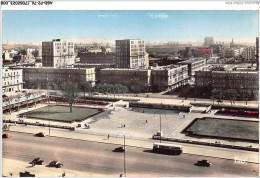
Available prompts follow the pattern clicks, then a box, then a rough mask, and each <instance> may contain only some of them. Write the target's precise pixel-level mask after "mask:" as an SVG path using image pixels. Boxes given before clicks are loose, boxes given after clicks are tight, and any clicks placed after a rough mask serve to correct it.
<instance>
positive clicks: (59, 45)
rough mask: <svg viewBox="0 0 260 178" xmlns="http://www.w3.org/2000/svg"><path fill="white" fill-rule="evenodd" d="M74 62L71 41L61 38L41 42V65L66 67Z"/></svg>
mask: <svg viewBox="0 0 260 178" xmlns="http://www.w3.org/2000/svg"><path fill="white" fill-rule="evenodd" d="M74 63H75V54H74V43H73V42H69V41H65V40H61V39H54V40H52V41H47V42H42V65H43V66H44V67H67V66H71V65H72V64H74Z"/></svg>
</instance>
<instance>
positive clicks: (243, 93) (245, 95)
mask: <svg viewBox="0 0 260 178" xmlns="http://www.w3.org/2000/svg"><path fill="white" fill-rule="evenodd" d="M239 94H240V96H241V98H242V100H244V101H246V105H247V101H248V98H249V96H250V95H251V92H250V91H249V90H245V89H242V90H240V91H239Z"/></svg>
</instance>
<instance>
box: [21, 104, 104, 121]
mask: <svg viewBox="0 0 260 178" xmlns="http://www.w3.org/2000/svg"><path fill="white" fill-rule="evenodd" d="M102 111H103V110H102V109H98V108H97V109H96V108H85V107H73V108H72V112H70V108H69V107H67V106H46V107H42V108H39V109H36V110H33V111H29V112H26V113H22V114H21V115H20V116H23V115H25V116H26V117H27V118H37V119H44V120H53V121H62V122H74V121H80V120H83V119H85V118H88V117H91V116H93V115H96V114H98V113H100V112H102Z"/></svg>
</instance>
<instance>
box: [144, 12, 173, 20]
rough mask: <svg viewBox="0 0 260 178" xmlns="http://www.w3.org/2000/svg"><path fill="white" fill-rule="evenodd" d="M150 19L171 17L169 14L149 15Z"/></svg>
mask: <svg viewBox="0 0 260 178" xmlns="http://www.w3.org/2000/svg"><path fill="white" fill-rule="evenodd" d="M147 15H148V17H149V18H152V19H157V18H159V19H167V18H168V17H169V15H168V14H165V13H159V14H152V13H147Z"/></svg>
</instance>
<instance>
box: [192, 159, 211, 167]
mask: <svg viewBox="0 0 260 178" xmlns="http://www.w3.org/2000/svg"><path fill="white" fill-rule="evenodd" d="M196 165H197V166H204V167H210V166H211V165H212V164H211V163H210V162H209V161H208V160H201V161H198V162H197V163H196Z"/></svg>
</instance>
